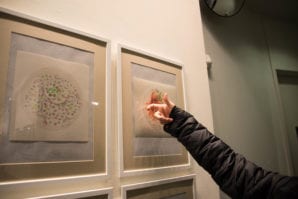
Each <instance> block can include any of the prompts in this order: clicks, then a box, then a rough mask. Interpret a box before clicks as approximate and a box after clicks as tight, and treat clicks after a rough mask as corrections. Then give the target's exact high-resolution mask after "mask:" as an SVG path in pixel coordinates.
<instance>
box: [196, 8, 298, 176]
mask: <svg viewBox="0 0 298 199" xmlns="http://www.w3.org/2000/svg"><path fill="white" fill-rule="evenodd" d="M201 8H202V9H201V12H202V21H203V29H204V40H205V46H206V53H207V54H209V55H210V57H211V60H212V66H211V68H210V71H209V82H210V92H211V102H212V110H213V116H214V117H213V118H214V128H215V134H216V135H218V136H219V137H221V138H222V139H223V140H224V141H225V142H226V143H228V144H229V145H231V146H232V147H233V148H234V149H235V150H236V151H237V152H239V153H241V154H244V155H245V156H246V157H247V158H248V159H249V160H252V161H254V162H255V163H257V164H258V165H260V166H262V167H264V168H266V169H270V170H273V171H277V172H281V173H283V174H293V173H292V168H291V167H292V166H291V160H290V156H289V151H288V144H287V140H286V135H285V128H284V118H283V117H284V116H283V112H282V107H281V104H280V96H279V93H278V89H277V88H276V87H277V84H276V76H275V69H286V70H293V71H297V57H298V56H297V48H298V46H297V42H296V39H295V36H294V35H297V25H296V24H297V23H295V22H291V21H284V20H280V19H276V18H273V17H269V16H266V15H261V14H258V13H255V12H252V11H251V10H249V9H248V8H247V7H244V9H243V10H242V11H241V12H240V14H239V15H236V16H233V17H229V18H223V17H218V16H216V15H214V14H212V13H211V12H210V11H209V10H208V9H207V8H206V7H205V5H204V4H202V5H201ZM293 108H294V107H293Z"/></svg>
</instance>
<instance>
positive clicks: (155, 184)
mask: <svg viewBox="0 0 298 199" xmlns="http://www.w3.org/2000/svg"><path fill="white" fill-rule="evenodd" d="M194 187H195V175H188V176H183V177H178V178H170V179H164V180H158V181H152V182H145V183H139V184H133V185H125V186H123V187H122V188H121V191H122V198H123V199H194V198H196V197H195V188H194Z"/></svg>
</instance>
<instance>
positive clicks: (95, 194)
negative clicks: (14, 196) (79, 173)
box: [34, 188, 113, 199]
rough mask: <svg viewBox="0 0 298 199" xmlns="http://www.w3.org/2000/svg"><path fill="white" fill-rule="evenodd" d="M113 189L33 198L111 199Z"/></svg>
mask: <svg viewBox="0 0 298 199" xmlns="http://www.w3.org/2000/svg"><path fill="white" fill-rule="evenodd" d="M112 191H113V189H112V188H105V189H94V190H87V191H80V192H72V193H64V194H56V195H47V196H40V197H34V198H35V199H51V198H55V199H75V198H82V199H113V195H112V194H113V192H112Z"/></svg>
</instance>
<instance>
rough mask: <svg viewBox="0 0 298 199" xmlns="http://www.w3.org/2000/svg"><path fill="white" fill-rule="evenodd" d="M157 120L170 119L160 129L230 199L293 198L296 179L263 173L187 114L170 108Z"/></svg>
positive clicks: (259, 168)
mask: <svg viewBox="0 0 298 199" xmlns="http://www.w3.org/2000/svg"><path fill="white" fill-rule="evenodd" d="M165 104H166V103H165ZM149 108H150V109H149V111H150V110H153V108H155V110H159V109H161V110H160V113H163V112H162V110H163V109H165V107H164V106H159V107H155V106H154V105H152V106H151V107H149ZM154 115H155V114H154ZM159 118H172V121H171V122H168V123H166V124H165V125H164V130H165V131H166V132H168V133H170V134H171V135H172V136H174V137H177V139H178V140H179V141H180V142H181V143H182V144H183V145H184V146H185V147H186V149H187V150H188V151H189V152H190V154H191V155H192V156H193V158H194V159H195V160H196V161H197V162H198V163H199V164H200V165H201V166H202V167H203V168H204V169H205V170H206V171H208V172H209V173H210V174H211V176H212V178H213V179H214V180H215V182H216V183H217V184H218V185H219V186H220V188H221V190H223V191H224V192H225V193H227V194H228V195H229V196H231V197H232V198H297V195H298V193H297V190H298V183H297V182H298V181H297V178H291V177H287V176H282V175H279V174H277V173H273V172H270V171H266V170H264V169H263V168H261V167H259V166H257V165H255V164H254V163H252V162H250V161H248V160H247V159H246V158H245V157H243V156H242V155H240V154H237V153H235V152H234V151H233V150H232V149H231V147H230V146H228V145H227V144H226V143H224V142H223V141H222V140H221V139H219V138H218V137H216V136H215V135H213V134H212V133H210V132H209V131H208V129H207V128H206V127H204V126H203V125H202V124H200V123H199V122H198V121H197V120H196V119H195V118H194V117H193V116H192V115H191V114H189V113H188V112H186V111H184V110H182V109H180V108H178V107H176V106H173V107H172V108H171V111H170V113H169V115H165V114H160V115H159V117H156V119H158V120H159Z"/></svg>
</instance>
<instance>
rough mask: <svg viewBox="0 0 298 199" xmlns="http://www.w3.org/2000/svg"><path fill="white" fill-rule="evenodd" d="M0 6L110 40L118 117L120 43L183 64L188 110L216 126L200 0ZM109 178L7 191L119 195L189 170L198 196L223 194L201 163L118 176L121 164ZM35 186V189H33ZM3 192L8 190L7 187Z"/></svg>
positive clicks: (74, 0)
mask: <svg viewBox="0 0 298 199" xmlns="http://www.w3.org/2000/svg"><path fill="white" fill-rule="evenodd" d="M0 6H1V7H3V8H7V9H11V10H13V11H17V12H20V13H23V14H27V15H30V16H33V17H37V18H40V19H42V20H47V21H50V22H53V23H57V24H62V25H64V26H66V27H69V28H73V29H76V30H79V31H83V32H87V33H90V34H93V35H97V36H101V37H104V38H107V39H110V40H111V55H112V76H113V79H112V89H113V90H112V91H113V92H112V97H113V102H112V103H113V107H112V109H113V115H112V118H113V119H114V118H116V113H117V108H116V99H117V96H116V72H115V71H116V69H115V68H116V57H117V44H118V43H121V44H125V45H127V46H130V47H134V48H138V49H142V50H144V51H147V52H149V53H152V54H156V55H159V56H161V57H165V58H167V59H172V60H174V61H178V62H181V63H183V64H184V69H185V70H184V71H185V91H186V101H187V108H188V110H189V111H190V112H191V113H193V114H194V115H195V116H196V117H198V118H200V121H201V122H203V123H204V124H205V125H206V126H207V127H209V128H210V129H211V130H212V129H213V121H212V113H211V103H210V95H209V87H208V77H207V69H206V64H205V53H204V44H203V35H202V25H201V16H200V9H199V3H198V1H197V0H187V1H186V0H164V1H160V0H152V1H144V0H126V1H120V0H119V1H117V0H101V1H99V0H84V1H83V0H43V1H40V0H26V1H24V0H13V1H12V0H0ZM112 124H113V130H112V133H111V138H112V146H113V145H114V144H116V143H117V140H116V137H117V136H116V135H117V127H116V124H117V123H116V121H115V120H113V121H112ZM116 151H117V150H113V151H112V153H111V155H112V160H113V164H118V161H117V153H116ZM112 169H113V170H112V171H113V172H112V176H111V178H109V179H107V180H106V181H104V182H97V181H96V182H93V181H89V180H77V181H75V183H73V182H71V181H70V182H61V183H49V184H48V185H47V184H43V183H38V184H33V185H28V186H15V187H13V188H12V189H7V190H6V191H7V192H5V193H6V194H7V193H8V194H11V196H17V195H18V196H22V197H25V196H26V195H25V192H30V191H33V193H32V194H33V195H39V194H48V193H55V192H64V191H66V190H68V191H73V190H81V189H86V188H92V187H98V186H107V185H111V186H115V189H114V198H119V197H120V189H119V186H120V185H121V184H124V183H133V182H138V181H143V180H150V179H157V178H162V177H171V176H176V175H181V174H185V173H192V172H193V170H195V172H196V173H197V174H198V175H197V176H198V178H197V194H198V198H218V195H219V194H218V193H219V192H218V188H217V186H215V184H214V182H213V181H212V180H211V178H210V177H209V175H208V174H206V173H205V172H203V171H202V169H201V168H200V167H197V166H194V167H193V168H192V169H191V170H187V171H184V172H183V171H182V172H180V173H166V174H164V175H161V176H158V175H151V176H150V175H149V176H145V177H144V178H142V177H137V178H129V179H121V180H120V179H119V178H118V177H117V174H118V171H117V166H115V165H114V166H113V168H112ZM33 187H34V190H33ZM2 191H3V190H2Z"/></svg>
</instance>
